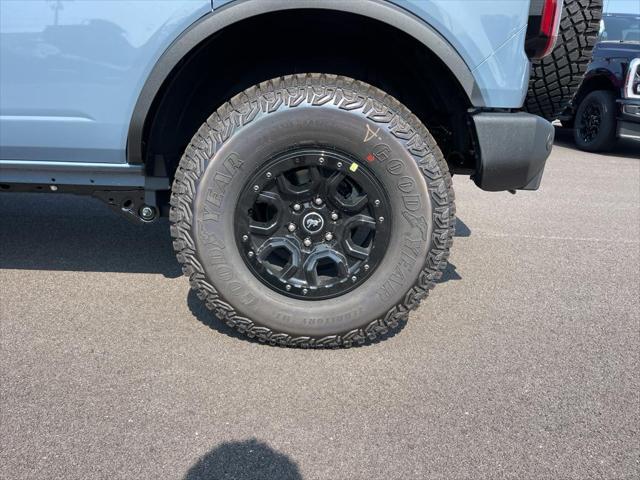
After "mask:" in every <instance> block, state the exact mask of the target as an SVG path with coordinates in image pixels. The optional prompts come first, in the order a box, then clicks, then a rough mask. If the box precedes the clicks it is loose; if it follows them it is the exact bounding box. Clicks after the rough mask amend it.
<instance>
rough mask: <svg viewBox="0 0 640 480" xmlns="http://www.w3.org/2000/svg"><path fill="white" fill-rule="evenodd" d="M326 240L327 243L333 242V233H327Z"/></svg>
mask: <svg viewBox="0 0 640 480" xmlns="http://www.w3.org/2000/svg"><path fill="white" fill-rule="evenodd" d="M324 239H325V240H326V241H327V242H330V241H331V240H333V233H331V232H327V233H325V234H324Z"/></svg>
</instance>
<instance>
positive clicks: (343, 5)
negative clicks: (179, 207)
mask: <svg viewBox="0 0 640 480" xmlns="http://www.w3.org/2000/svg"><path fill="white" fill-rule="evenodd" d="M294 9H318V10H335V11H339V12H346V13H354V14H357V15H362V16H364V17H368V18H371V19H374V20H378V21H380V22H383V23H386V24H388V25H389V26H392V27H395V28H397V29H399V30H401V31H403V32H405V33H407V34H408V35H410V36H411V37H413V38H415V39H416V40H417V41H419V42H420V43H422V44H423V45H425V46H426V47H427V48H429V49H430V50H431V51H432V52H433V53H434V54H435V55H436V56H437V57H438V58H440V60H442V62H443V63H444V64H445V65H446V66H447V67H448V68H449V70H450V71H451V72H452V74H453V75H454V76H455V77H456V79H457V80H458V82H459V83H460V85H461V86H462V88H463V90H464V91H465V92H466V94H467V96H468V98H469V100H470V102H471V104H472V105H475V106H479V107H481V106H483V105H485V102H484V99H483V98H482V94H481V92H480V89H479V87H478V85H477V83H476V81H475V78H474V77H473V74H472V72H471V69H470V68H469V66H468V65H467V64H466V63H465V61H464V60H463V59H462V57H461V56H460V54H459V53H458V52H457V51H456V50H455V49H454V48H453V46H452V45H451V44H450V43H449V42H448V41H447V40H446V39H445V38H444V37H443V36H442V35H441V34H440V33H438V31H436V30H435V29H434V28H433V27H431V26H430V25H429V24H427V23H425V22H424V21H423V20H421V19H420V18H418V17H416V16H415V15H414V14H412V13H411V12H409V11H407V10H404V9H402V8H400V7H398V6H396V5H394V4H392V3H390V2H388V1H385V0H349V1H345V0H233V1H232V2H230V3H228V4H225V5H224V6H222V7H220V8H218V9H216V10H213V11H211V12H210V13H207V14H206V15H204V16H203V17H201V18H200V19H198V20H197V21H196V22H194V23H193V24H192V25H191V26H189V27H188V28H187V29H186V30H185V31H183V32H182V33H181V34H180V35H179V36H178V37H177V38H176V39H175V40H174V41H173V43H171V45H169V47H168V48H167V50H165V52H164V53H163V54H162V55H161V56H160V58H159V59H158V61H157V62H156V64H155V65H154V67H153V69H152V70H151V73H150V74H149V76H148V77H147V80H146V82H145V84H144V86H143V87H142V90H141V92H140V95H139V96H138V100H137V102H136V104H135V107H134V110H133V114H132V116H131V121H130V123H129V131H128V136H127V161H128V163H130V164H140V163H143V156H142V153H143V145H142V139H143V129H144V124H145V121H146V119H147V115H148V113H149V111H150V110H151V107H152V105H153V102H154V100H155V98H156V96H157V94H158V92H159V91H160V89H161V87H162V85H163V84H164V82H165V80H166V79H167V78H168V77H169V76H170V75H171V72H172V71H173V69H174V68H175V67H176V66H177V65H178V63H179V62H180V61H181V60H182V59H183V58H184V57H185V56H186V55H188V54H189V53H190V52H191V51H192V50H193V49H194V48H196V47H197V46H198V45H199V44H200V43H201V42H203V41H204V40H206V39H207V38H209V37H210V36H211V35H213V34H215V33H216V32H219V31H220V30H222V29H223V28H225V27H228V26H230V25H232V24H234V23H237V22H240V21H242V20H245V19H248V18H251V17H255V16H257V15H262V14H265V13H271V12H277V11H284V10H294Z"/></svg>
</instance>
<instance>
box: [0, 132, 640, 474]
mask: <svg viewBox="0 0 640 480" xmlns="http://www.w3.org/2000/svg"><path fill="white" fill-rule="evenodd" d="M566 138H567V136H566V134H565V135H562V134H561V136H560V142H559V146H557V147H556V148H555V150H554V152H553V155H552V157H551V159H550V161H549V163H548V168H547V171H546V174H545V178H544V180H543V185H542V188H541V189H540V191H538V192H519V193H518V194H517V195H516V196H511V195H510V194H508V193H497V194H490V193H485V192H482V191H480V190H478V189H477V188H475V186H473V184H472V183H471V182H470V181H469V180H468V179H467V178H463V177H459V178H458V177H457V178H455V181H454V184H455V188H456V193H457V199H458V201H457V205H458V213H459V218H460V223H459V225H458V234H457V238H456V239H455V244H454V249H453V254H452V256H451V264H450V266H449V268H448V270H447V272H446V275H445V278H444V279H443V281H442V282H441V284H440V285H438V287H437V288H436V289H435V290H434V291H433V292H432V294H431V296H430V298H429V299H428V300H427V301H426V302H425V303H424V304H423V306H422V307H421V308H420V309H419V310H418V311H417V312H415V313H414V314H413V315H412V317H411V319H410V321H409V322H408V323H407V324H406V326H405V327H404V328H403V329H402V331H400V332H399V333H398V334H396V335H395V336H393V337H391V338H389V339H387V340H386V341H384V342H380V343H376V344H374V345H370V346H366V347H361V348H354V349H351V350H333V351H303V350H293V349H282V348H273V347H269V346H264V345H260V344H257V343H252V342H249V341H245V340H242V339H239V338H237V337H236V335H235V334H234V333H233V332H232V331H230V330H229V329H228V328H226V327H224V326H221V325H219V324H218V323H216V321H215V320H214V319H213V318H212V317H211V315H209V313H208V312H207V311H205V309H203V307H202V306H201V305H200V304H199V302H198V300H197V298H196V297H195V296H194V295H193V294H192V293H189V291H188V285H187V282H186V279H185V278H182V277H180V271H179V268H178V265H177V263H176V262H175V260H174V258H173V254H172V252H171V249H170V241H169V237H168V227H167V223H166V222H161V223H158V224H155V225H152V226H148V227H141V226H137V225H133V224H130V223H128V222H127V221H126V220H124V219H121V218H120V217H118V216H116V215H115V214H112V213H111V212H110V211H109V210H107V209H106V208H104V207H103V206H102V205H100V204H99V203H97V202H96V201H93V200H91V199H86V198H82V197H67V196H59V197H58V198H56V197H55V196H52V195H40V196H39V195H18V194H5V195H0V320H1V322H0V335H1V344H0V347H1V352H0V392H1V414H0V447H1V448H0V477H1V478H6V479H27V478H28V479H39V478H42V479H54V478H55V479H71V478H73V479H89V478H91V479H103V478H104V479H137V478H141V479H189V480H195V479H232V478H233V479H240V480H242V479H254V478H255V479H278V480H280V479H297V480H300V479H305V480H311V479H342V478H349V479H351V478H354V479H424V478H434V479H437V478H447V479H450V478H471V479H478V478H519V479H541V478H549V479H565V478H567V479H568V478H574V479H586V478H605V479H618V478H640V473H639V472H640V463H639V462H640V460H639V459H640V433H639V430H640V398H639V395H640V394H639V392H640V361H639V360H640V359H639V355H640V353H639V352H640V324H639V317H638V312H639V311H640V309H639V297H640V258H639V257H640V242H639V240H640V158H639V155H638V152H639V151H640V149H639V148H638V145H637V144H636V145H633V144H626V145H621V146H620V147H619V148H618V149H617V150H616V152H613V153H612V154H611V155H608V156H603V155H595V154H587V153H582V152H579V151H577V150H574V149H573V148H572V147H571V146H570V144H568V143H563V142H565V141H566ZM634 155H635V158H632V157H633V156H634Z"/></svg>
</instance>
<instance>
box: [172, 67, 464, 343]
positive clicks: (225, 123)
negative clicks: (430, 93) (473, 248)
mask: <svg viewBox="0 0 640 480" xmlns="http://www.w3.org/2000/svg"><path fill="white" fill-rule="evenodd" d="M300 149H302V150H300ZM318 152H324V153H318ZM291 161H293V162H294V164H293V165H294V168H293V169H289V170H287V169H288V168H290V167H291V163H290V162H291ZM292 172H293V173H292ZM336 178H338V179H340V180H339V181H340V183H339V184H338V183H336V182H337V181H338V180H335V181H334V180H332V179H336ZM345 182H346V183H348V184H349V185H351V186H350V187H348V188H347V187H345V185H344V184H345ZM359 185H368V187H367V188H369V190H367V188H364V187H363V190H362V191H360V186H359ZM371 189H373V190H375V194H370V192H372V191H373V190H371ZM376 189H377V190H376ZM300 192H302V193H300ZM363 192H364V193H363ZM365 193H366V196H365ZM252 195H253V196H252ZM267 197H268V198H267ZM379 197H382V198H379ZM362 198H364V199H365V200H363V201H361V199H362ZM374 198H375V200H374ZM283 199H284V200H285V201H282V200H283ZM318 199H320V200H318ZM377 200H379V201H377ZM261 201H262V202H265V203H267V204H268V205H267V207H261V206H259V205H260V202H261ZM247 202H248V203H247ZM270 202H272V205H273V206H272V207H271V206H270V205H271V203H270ZM247 205H252V206H251V208H248V209H247V208H246V207H247ZM362 205H364V207H362V209H360V210H359V208H360V207H361V206H362ZM269 208H272V209H271V211H270V212H271V213H264V212H268V211H269ZM383 211H384V212H387V216H386V217H383V215H380V213H379V212H383ZM256 212H262V213H260V214H259V217H260V218H257V217H256V215H257V214H256ZM334 213H336V215H335V217H334V215H333V214H334ZM307 214H314V215H315V214H320V216H321V217H322V219H321V220H320V219H318V218H317V216H316V217H314V218H315V219H316V220H317V221H316V225H317V224H318V223H320V224H322V225H324V226H326V229H325V230H323V231H316V232H311V233H309V232H304V231H303V228H307V226H306V225H307V223H305V222H304V221H302V220H301V219H305V218H308V216H307ZM356 214H357V215H356ZM354 216H355V217H358V219H357V220H356V221H357V222H359V221H360V220H363V219H362V218H361V217H374V216H375V221H373V225H375V226H372V225H371V221H370V220H372V219H370V220H366V221H365V220H363V221H364V222H365V223H367V222H369V223H368V224H367V225H368V226H367V229H368V230H365V232H368V233H366V235H368V237H367V238H369V239H370V240H367V241H369V242H370V243H369V244H367V245H368V246H363V245H365V243H366V242H365V243H358V246H360V247H362V248H363V249H365V248H368V249H369V250H368V252H369V253H368V255H369V256H368V257H366V258H367V259H368V260H362V262H365V261H366V262H372V265H371V266H370V268H368V267H365V266H364V265H363V264H362V262H361V263H358V261H359V260H358V259H355V260H354V258H356V257H351V256H350V254H348V253H347V254H345V255H344V257H345V258H346V257H348V259H347V260H346V261H345V260H344V259H340V258H339V259H338V260H335V261H334V260H332V261H334V263H335V264H336V265H337V266H336V267H335V268H334V267H331V273H327V274H326V275H327V276H326V277H325V276H324V275H325V274H324V272H323V273H322V275H321V273H320V267H318V265H320V263H319V262H316V263H315V264H313V267H312V268H311V267H309V263H305V264H304V265H305V266H304V268H303V270H304V273H305V275H308V277H304V276H303V277H301V278H302V279H300V278H298V272H299V269H297V268H290V266H291V265H294V264H295V265H300V264H301V263H302V261H301V260H300V258H301V257H303V256H305V255H308V254H309V252H310V251H311V250H313V252H314V253H317V252H321V253H323V252H325V251H326V249H334V248H335V252H337V253H335V255H333V254H332V255H333V257H332V258H334V259H335V258H338V257H340V255H341V253H340V252H342V251H344V250H341V249H343V247H344V246H345V245H351V244H355V243H356V240H355V238H356V235H358V234H357V233H354V232H358V231H359V230H358V228H359V227H356V228H355V229H354V228H351V226H349V227H347V226H345V225H347V224H348V225H353V223H348V222H351V221H352V218H353V217H354ZM283 218H284V219H285V221H284V222H283V221H282V219H283ZM334 218H337V220H335V222H334ZM343 219H345V220H343ZM170 220H171V222H172V225H171V234H172V236H173V238H174V248H175V250H176V252H177V257H178V260H179V262H180V263H182V265H183V271H184V273H185V274H186V275H188V276H189V280H190V284H191V286H192V288H193V289H195V290H196V291H197V292H198V296H199V298H200V299H202V300H203V301H204V302H205V304H206V306H207V307H208V308H210V309H211V310H213V312H214V313H215V314H216V316H217V317H219V318H220V319H221V320H223V321H224V322H226V323H227V324H228V325H229V326H231V327H234V328H236V329H237V330H239V331H240V332H242V333H245V334H246V335H248V336H250V337H256V338H258V339H259V340H260V341H264V342H268V343H271V344H279V345H287V346H303V347H326V346H343V347H349V346H351V345H353V344H355V343H363V342H365V341H366V340H367V339H369V340H371V339H375V338H376V337H378V336H379V335H381V334H384V333H386V332H387V331H388V330H389V329H393V328H395V327H396V326H398V324H399V322H400V321H402V320H404V319H405V318H406V317H407V316H408V312H409V311H410V310H412V309H414V308H416V307H417V306H418V304H419V302H420V301H421V300H422V299H423V298H425V297H426V296H427V292H428V290H430V289H431V288H433V286H434V281H435V280H437V279H438V278H440V276H441V271H442V270H443V269H444V268H445V267H446V263H447V258H448V255H449V248H450V247H451V243H452V238H453V233H454V222H455V207H454V194H453V189H452V184H451V177H450V175H449V171H448V167H447V164H446V162H445V160H444V158H443V156H442V153H441V152H440V150H439V148H438V146H437V145H436V143H435V141H434V139H433V137H432V136H431V135H430V133H429V132H428V131H427V129H426V128H425V127H424V125H422V123H421V122H420V121H419V120H418V119H417V118H416V117H415V116H414V115H413V114H411V113H410V112H409V111H408V110H407V108H406V107H404V106H403V105H401V104H400V103H399V102H398V101H397V100H395V99H394V98H392V97H390V96H389V95H386V94H385V93H384V92H382V91H380V90H378V89H376V88H374V87H372V86H370V85H367V84H365V83H362V82H359V81H355V80H352V79H349V78H345V77H340V76H334V75H325V74H303V75H294V76H287V77H283V78H278V79H274V80H270V81H268V82H263V83H261V84H259V85H257V86H254V87H252V88H249V89H248V90H246V91H244V92H243V93H241V94H239V95H237V96H236V97H234V98H232V99H231V100H230V101H229V102H228V103H226V104H224V105H223V106H222V107H220V108H219V109H218V110H217V111H216V112H215V113H214V114H213V115H211V117H209V119H208V120H207V122H206V123H205V124H204V125H202V127H201V128H200V129H199V130H198V132H197V133H196V134H195V136H194V137H193V139H192V140H191V143H190V144H189V146H188V147H187V149H186V151H185V153H184V155H183V157H182V159H181V160H180V164H179V167H178V170H177V172H176V175H175V181H174V184H173V188H172V196H171V212H170ZM342 221H344V222H345V223H343V224H341V223H340V222H342ZM301 222H302V223H301ZM292 223H293V224H294V226H293V227H291V226H290V225H291V224H292ZM274 225H276V226H274ZM309 225H311V224H309ZM340 225H342V227H341V226H340ZM311 226H312V227H313V228H314V229H315V228H316V227H315V226H313V225H311ZM263 227H264V228H266V230H261V229H262V228H263ZM323 228H324V227H323ZM334 228H335V231H334V238H332V239H331V240H330V241H329V240H327V239H326V238H328V237H327V233H330V232H329V230H331V229H334ZM255 232H260V233H255ZM265 232H269V233H268V234H265ZM340 232H342V233H340ZM345 232H350V233H345ZM371 232H373V233H371ZM265 235H266V236H265ZM314 235H315V236H314ZM340 236H342V238H338V237H340ZM305 237H309V240H311V239H312V238H313V241H312V242H311V243H310V245H309V246H305V245H306V244H303V243H302V242H303V239H304V240H307V238H305ZM347 238H348V239H350V240H349V242H352V243H351V244H350V243H349V242H347V240H345V239H347ZM283 239H284V240H283ZM378 240H384V242H383V243H379V242H378ZM345 242H346V243H345ZM358 242H359V240H358ZM265 245H266V246H265ZM273 245H278V247H277V248H278V249H280V250H278V255H281V256H282V257H284V258H285V260H283V261H282V262H281V264H280V266H275V265H276V263H277V261H278V259H277V258H276V259H275V260H270V258H271V257H270V255H271V253H269V256H267V257H265V255H266V254H265V255H263V253H264V252H273V251H274V249H272V248H271V247H272V246H273ZM305 248H306V249H307V250H305ZM355 250H357V248H355V247H354V252H355ZM352 253H353V252H352ZM355 253H357V252H355ZM355 253H354V254H355ZM296 255H299V257H297V256H296ZM307 258H309V257H307ZM358 258H361V257H358ZM363 258H364V257H363ZM376 262H377V263H376ZM345 263H346V264H347V267H344V265H345ZM358 265H359V267H358V268H359V270H357V272H356V273H353V277H351V275H352V273H351V271H350V270H349V273H348V274H347V276H346V277H345V276H344V271H345V269H346V268H355V267H356V266H358ZM365 265H368V264H365ZM316 267H317V268H316ZM283 272H284V273H283ZM291 272H293V273H291ZM305 278H307V279H308V288H307V285H306V284H305V283H304V282H305V281H307V280H305ZM318 278H322V279H323V280H322V281H325V280H326V279H329V280H327V282H329V283H326V284H321V283H317V284H315V283H313V281H312V280H314V281H315V280H317V279H318ZM345 278H346V279H347V280H348V281H347V282H344V281H343V279H345ZM353 278H355V280H353ZM352 280H353V281H354V282H355V284H354V285H353V286H352V285H351V284H350V282H351V281H352ZM331 282H333V283H331ZM287 285H289V287H286V286H287ZM314 285H317V286H316V287H315V288H314ZM323 285H324V286H323ZM328 285H332V286H331V287H329V286H328ZM323 288H325V289H326V290H327V291H333V290H332V289H334V290H335V291H333V293H332V294H331V295H329V294H327V295H325V294H324V290H323ZM336 292H337V293H336ZM323 295H325V296H323Z"/></svg>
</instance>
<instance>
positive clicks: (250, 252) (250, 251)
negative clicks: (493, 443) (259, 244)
mask: <svg viewBox="0 0 640 480" xmlns="http://www.w3.org/2000/svg"><path fill="white" fill-rule="evenodd" d="M247 255H249V258H253V255H254V253H253V250H249V251H248V252H247Z"/></svg>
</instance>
